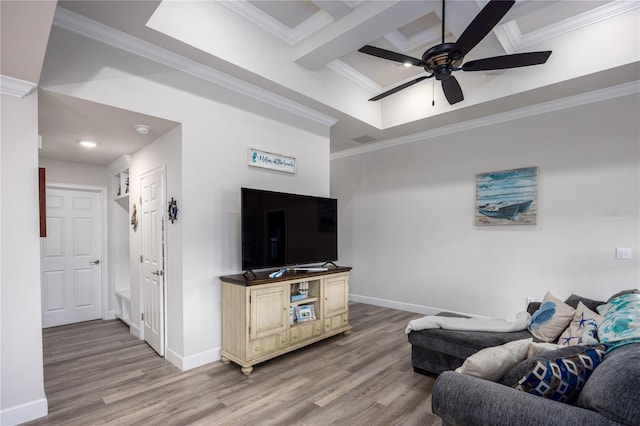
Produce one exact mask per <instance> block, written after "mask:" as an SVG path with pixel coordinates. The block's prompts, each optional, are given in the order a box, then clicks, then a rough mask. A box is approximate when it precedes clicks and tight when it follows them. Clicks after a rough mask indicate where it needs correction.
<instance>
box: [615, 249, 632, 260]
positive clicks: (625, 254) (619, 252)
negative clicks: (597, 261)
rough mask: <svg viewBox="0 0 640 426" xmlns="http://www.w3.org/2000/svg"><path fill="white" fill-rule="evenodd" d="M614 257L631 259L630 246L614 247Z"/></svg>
mask: <svg viewBox="0 0 640 426" xmlns="http://www.w3.org/2000/svg"><path fill="white" fill-rule="evenodd" d="M616 259H631V249H630V248H617V249H616Z"/></svg>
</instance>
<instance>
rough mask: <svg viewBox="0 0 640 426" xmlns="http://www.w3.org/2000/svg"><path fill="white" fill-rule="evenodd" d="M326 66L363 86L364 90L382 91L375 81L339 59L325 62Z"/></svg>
mask: <svg viewBox="0 0 640 426" xmlns="http://www.w3.org/2000/svg"><path fill="white" fill-rule="evenodd" d="M327 68H329V69H330V70H332V71H334V72H337V73H338V74H340V75H342V76H343V77H346V78H348V79H349V80H351V81H353V82H354V83H356V84H357V85H359V86H360V87H362V88H364V89H365V90H368V91H369V92H372V93H377V92H381V91H382V86H380V85H379V84H378V83H376V82H375V81H373V80H371V79H369V78H367V77H366V76H364V75H363V74H362V73H359V72H358V71H356V70H355V69H354V68H353V67H351V66H349V65H347V64H345V63H344V62H343V61H341V60H340V59H334V60H333V61H331V62H329V63H328V64H327Z"/></svg>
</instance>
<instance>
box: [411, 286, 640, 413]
mask: <svg viewBox="0 0 640 426" xmlns="http://www.w3.org/2000/svg"><path fill="white" fill-rule="evenodd" d="M580 301H582V302H583V304H584V305H586V306H587V307H588V308H589V309H591V310H594V311H595V309H596V307H597V306H598V305H600V304H602V303H604V302H601V301H597V300H592V299H588V298H584V297H581V296H577V295H571V296H570V297H569V298H568V299H567V300H565V303H567V304H568V305H570V306H572V307H574V308H575V307H577V305H578V303H579V302H580ZM539 306H540V304H539V303H532V304H530V305H529V306H528V308H527V311H528V312H529V313H531V314H533V313H534V312H535V311H536V310H537V309H538V308H539ZM439 315H443V316H458V315H455V314H451V313H446V312H445V313H441V314H439ZM532 337H533V336H532V335H531V334H530V333H529V332H528V331H526V330H525V331H518V332H511V333H495V332H480V331H455V330H443V329H429V330H420V331H411V332H410V333H409V335H408V339H409V342H410V343H411V345H412V352H411V359H412V365H413V368H414V371H416V372H419V373H422V374H430V375H439V376H438V379H437V381H436V383H435V386H434V389H433V396H432V410H433V413H434V414H436V415H438V416H440V417H441V418H442V421H443V425H459V426H460V425H505V426H506V425H563V426H564V425H576V426H577V425H580V426H590V425H615V424H624V425H634V426H635V425H637V426H640V343H633V344H628V345H625V346H620V347H618V348H616V349H614V350H612V351H611V352H610V353H608V354H607V355H606V356H605V358H604V361H602V363H601V364H600V365H598V366H597V368H596V369H595V370H594V371H593V373H592V374H591V376H590V377H589V379H588V380H587V382H586V384H585V385H584V387H583V389H582V391H581V392H580V393H579V395H578V397H577V400H575V401H572V403H571V404H568V403H563V402H558V401H554V400H552V399H546V398H543V397H540V396H535V395H532V394H530V393H526V392H522V391H519V390H516V389H514V388H513V387H511V385H510V384H509V385H507V383H500V382H492V381H489V380H484V379H480V378H477V377H473V376H470V375H466V374H460V373H456V372H453V371H450V370H455V369H456V368H457V367H460V366H461V365H462V364H463V363H464V361H465V359H466V358H468V357H469V356H471V355H473V354H474V353H476V352H478V351H479V350H481V349H484V348H488V347H493V346H498V345H502V344H504V343H507V342H511V341H514V340H520V339H527V338H532ZM536 340H537V339H535V338H534V341H536ZM574 348H575V347H574ZM567 349H568V348H562V349H559V350H558V351H565V350H567ZM549 353H551V352H549ZM549 353H547V354H549ZM561 356H563V355H561ZM516 368H518V367H514V369H516Z"/></svg>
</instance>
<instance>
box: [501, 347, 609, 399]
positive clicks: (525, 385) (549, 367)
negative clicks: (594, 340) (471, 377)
mask: <svg viewBox="0 0 640 426" xmlns="http://www.w3.org/2000/svg"><path fill="white" fill-rule="evenodd" d="M604 355H605V347H604V346H603V345H598V346H593V347H589V348H587V349H586V350H585V351H584V352H583V353H581V354H577V355H574V356H570V357H566V358H556V359H549V360H539V361H537V362H536V363H535V364H534V365H533V368H532V369H531V371H529V372H528V373H527V374H525V375H524V377H522V378H521V379H520V380H519V381H518V383H516V384H515V385H514V386H513V387H514V388H516V389H518V390H521V391H524V392H527V393H530V394H533V395H537V396H542V397H544V398H548V399H552V400H554V401H560V402H567V403H571V402H573V401H575V399H576V398H577V397H578V394H579V393H580V391H581V390H582V387H583V386H584V384H585V383H586V381H587V379H588V378H589V376H591V373H592V372H593V370H595V368H596V367H597V366H598V365H599V364H600V363H601V362H602V360H603V359H604Z"/></svg>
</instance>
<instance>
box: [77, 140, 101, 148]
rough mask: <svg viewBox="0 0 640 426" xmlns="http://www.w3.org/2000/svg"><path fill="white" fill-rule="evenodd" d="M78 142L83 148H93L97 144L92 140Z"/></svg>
mask: <svg viewBox="0 0 640 426" xmlns="http://www.w3.org/2000/svg"><path fill="white" fill-rule="evenodd" d="M78 143H79V144H80V145H82V146H83V147H85V148H95V147H96V146H98V144H97V143H96V142H93V141H78Z"/></svg>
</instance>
